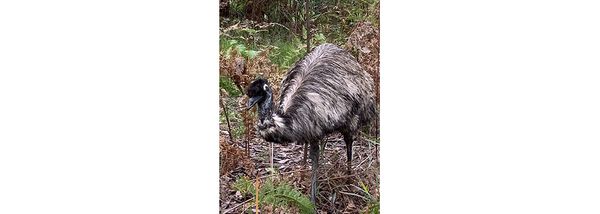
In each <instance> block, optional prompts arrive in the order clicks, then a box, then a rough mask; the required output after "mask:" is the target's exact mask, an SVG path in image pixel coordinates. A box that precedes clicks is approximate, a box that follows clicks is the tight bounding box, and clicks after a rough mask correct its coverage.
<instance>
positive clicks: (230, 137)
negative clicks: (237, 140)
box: [219, 97, 234, 142]
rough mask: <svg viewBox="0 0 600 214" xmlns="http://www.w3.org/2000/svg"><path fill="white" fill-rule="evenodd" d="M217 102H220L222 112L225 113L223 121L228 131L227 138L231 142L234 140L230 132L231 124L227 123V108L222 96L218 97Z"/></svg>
mask: <svg viewBox="0 0 600 214" xmlns="http://www.w3.org/2000/svg"><path fill="white" fill-rule="evenodd" d="M219 103H220V104H221V108H223V114H225V121H227V129H228V132H229V139H230V140H231V142H234V140H233V134H231V125H230V124H229V116H227V114H228V113H227V108H226V107H225V104H224V103H223V98H221V97H219Z"/></svg>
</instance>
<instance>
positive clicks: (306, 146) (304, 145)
mask: <svg viewBox="0 0 600 214" xmlns="http://www.w3.org/2000/svg"><path fill="white" fill-rule="evenodd" d="M302 147H304V156H303V157H302V165H306V151H307V150H308V145H307V143H303V144H302Z"/></svg>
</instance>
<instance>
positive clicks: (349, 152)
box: [344, 133, 354, 175]
mask: <svg viewBox="0 0 600 214" xmlns="http://www.w3.org/2000/svg"><path fill="white" fill-rule="evenodd" d="M353 141H354V138H353V137H352V135H351V134H348V133H345V134H344V142H346V162H347V163H348V171H347V173H348V175H351V174H352V142H353Z"/></svg>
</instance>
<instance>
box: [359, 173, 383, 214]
mask: <svg viewBox="0 0 600 214" xmlns="http://www.w3.org/2000/svg"><path fill="white" fill-rule="evenodd" d="M359 184H360V188H359V189H360V190H361V192H362V193H363V195H365V196H366V201H367V208H366V209H367V210H366V212H365V213H372V214H375V213H379V198H378V197H375V196H373V195H372V194H371V193H370V192H369V187H367V185H365V183H363V182H362V181H360V182H359Z"/></svg>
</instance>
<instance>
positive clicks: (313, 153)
mask: <svg viewBox="0 0 600 214" xmlns="http://www.w3.org/2000/svg"><path fill="white" fill-rule="evenodd" d="M373 85H374V84H373V80H372V78H371V76H370V75H369V74H368V73H367V72H365V71H364V70H363V69H362V68H361V67H360V65H359V64H358V62H357V61H356V59H355V58H354V57H353V56H352V55H350V54H349V53H348V52H346V51H344V50H343V49H341V48H339V47H337V46H335V45H332V44H323V45H320V46H318V47H316V48H315V49H313V51H312V52H311V53H309V54H308V55H307V56H305V57H304V59H302V60H300V61H298V62H297V63H296V65H295V66H294V67H293V68H292V69H291V70H289V72H288V73H287V75H286V77H285V78H284V80H283V81H282V83H281V90H282V91H281V97H280V98H279V104H278V105H277V106H274V104H273V97H272V91H271V89H270V86H269V83H268V82H267V81H266V80H264V79H257V80H255V81H254V82H252V83H251V84H250V86H249V87H248V89H247V93H246V94H247V95H248V97H250V100H249V102H248V106H249V108H250V107H252V106H253V105H255V104H258V112H259V120H258V125H257V129H258V132H259V134H260V136H261V137H263V138H264V139H265V140H267V141H270V142H274V143H287V142H297V143H299V144H309V145H310V157H311V160H312V164H313V176H312V185H311V199H312V201H313V203H314V201H315V197H316V191H317V190H316V174H317V168H318V151H319V143H318V142H319V141H320V140H321V139H322V138H323V137H325V136H326V135H327V134H331V133H334V132H340V133H342V135H343V136H344V141H345V142H346V147H347V158H348V172H350V164H351V161H352V142H353V140H354V136H355V134H356V132H357V131H358V129H359V128H360V127H361V126H362V125H365V124H367V123H369V122H370V121H371V119H373V118H374V117H375V116H376V107H375V93H374V91H373V90H374V86H373ZM274 108H275V109H274Z"/></svg>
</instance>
